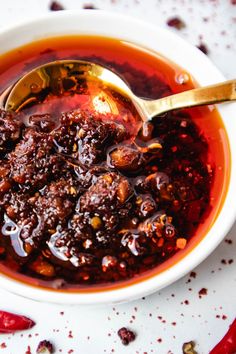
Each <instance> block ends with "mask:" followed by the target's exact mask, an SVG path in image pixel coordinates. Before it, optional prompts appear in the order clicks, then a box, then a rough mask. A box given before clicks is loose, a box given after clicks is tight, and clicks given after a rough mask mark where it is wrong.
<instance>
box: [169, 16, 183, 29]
mask: <svg viewBox="0 0 236 354" xmlns="http://www.w3.org/2000/svg"><path fill="white" fill-rule="evenodd" d="M166 23H167V25H168V26H169V27H174V28H176V29H177V30H181V29H182V28H184V27H186V25H185V23H184V21H182V20H181V19H180V18H179V17H172V18H170V19H169V20H168V21H167V22H166Z"/></svg>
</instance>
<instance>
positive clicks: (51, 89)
mask: <svg viewBox="0 0 236 354" xmlns="http://www.w3.org/2000/svg"><path fill="white" fill-rule="evenodd" d="M75 95H79V97H80V99H79V102H78V101H77V102H76V103H75V104H76V105H79V107H80V108H81V107H82V108H84V109H85V108H86V109H87V108H90V109H91V108H92V109H93V110H95V111H97V112H99V113H111V114H115V115H117V114H120V116H122V110H121V107H119V102H123V103H124V102H125V103H126V104H127V103H128V105H129V106H130V109H131V111H132V115H133V117H135V120H136V123H137V124H136V125H137V127H139V128H140V124H141V122H143V123H145V122H147V121H149V120H151V119H152V118H153V117H155V116H158V115H161V114H164V113H166V112H168V111H172V110H175V109H180V108H187V107H194V106H201V105H207V104H214V103H221V102H225V101H233V100H236V80H230V81H226V82H223V83H220V84H216V85H211V86H207V87H203V88H197V89H192V90H188V91H184V92H181V93H178V94H175V95H170V96H167V97H163V98H159V99H156V100H145V99H142V98H140V97H137V96H136V95H135V94H134V93H133V92H132V91H131V89H130V87H129V86H128V84H126V83H125V81H123V80H122V79H121V78H120V77H119V76H118V75H117V74H115V73H114V72H113V71H111V70H109V69H107V68H105V67H103V66H101V65H98V64H95V63H92V62H89V61H82V60H61V61H54V62H51V63H48V64H44V65H42V66H39V67H38V68H36V69H34V70H32V71H30V72H29V73H27V74H25V75H24V76H23V77H22V78H21V79H20V80H18V81H17V82H16V83H15V84H14V85H13V86H11V87H9V88H8V89H7V90H5V91H4V92H3V94H2V95H1V96H0V104H1V105H2V106H3V107H4V109H6V110H11V111H15V112H18V111H21V110H23V109H25V108H28V107H31V106H33V105H35V104H38V103H42V102H45V101H48V99H49V98H52V97H64V96H66V97H68V96H69V97H70V98H71V97H72V96H75ZM117 95H118V96H117ZM117 98H119V99H117ZM79 107H78V106H77V107H76V108H79ZM131 107H132V108H131ZM134 107H135V109H136V110H137V112H136V113H135V110H134V109H133V108H134ZM137 113H138V114H137ZM126 114H128V115H129V112H128V111H127V112H126ZM139 128H138V129H139Z"/></svg>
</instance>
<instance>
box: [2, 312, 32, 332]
mask: <svg viewBox="0 0 236 354" xmlns="http://www.w3.org/2000/svg"><path fill="white" fill-rule="evenodd" d="M34 325H35V322H34V321H32V320H31V319H30V318H28V317H25V316H21V315H16V314H14V313H11V312H6V311H0V333H14V332H16V331H22V330H25V329H29V328H31V327H33V326H34Z"/></svg>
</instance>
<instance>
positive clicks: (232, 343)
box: [209, 319, 236, 354]
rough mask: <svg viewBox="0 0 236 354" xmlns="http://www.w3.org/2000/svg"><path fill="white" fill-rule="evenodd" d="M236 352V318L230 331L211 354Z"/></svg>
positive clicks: (232, 353) (231, 353) (233, 353)
mask: <svg viewBox="0 0 236 354" xmlns="http://www.w3.org/2000/svg"><path fill="white" fill-rule="evenodd" d="M235 352H236V319H235V320H234V321H233V323H232V324H231V326H230V327H229V330H228V332H227V333H226V334H225V336H224V337H223V338H222V339H221V341H220V342H219V343H218V344H217V345H216V346H215V347H214V348H213V349H212V350H211V351H210V353H209V354H235Z"/></svg>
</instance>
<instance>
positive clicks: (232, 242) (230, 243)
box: [225, 238, 233, 245]
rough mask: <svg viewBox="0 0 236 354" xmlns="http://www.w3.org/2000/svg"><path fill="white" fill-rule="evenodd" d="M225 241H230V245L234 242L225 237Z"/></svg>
mask: <svg viewBox="0 0 236 354" xmlns="http://www.w3.org/2000/svg"><path fill="white" fill-rule="evenodd" d="M225 242H226V243H228V245H232V243H233V241H232V240H230V239H229V238H226V239H225Z"/></svg>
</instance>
